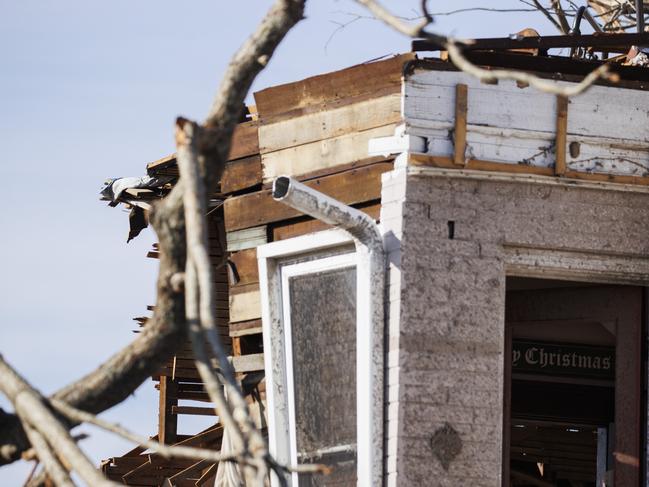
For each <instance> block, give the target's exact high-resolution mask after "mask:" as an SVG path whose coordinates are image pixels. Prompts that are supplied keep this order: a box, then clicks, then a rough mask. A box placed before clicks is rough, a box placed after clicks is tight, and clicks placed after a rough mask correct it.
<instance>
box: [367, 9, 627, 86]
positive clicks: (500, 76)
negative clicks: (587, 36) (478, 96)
mask: <svg viewBox="0 0 649 487" xmlns="http://www.w3.org/2000/svg"><path fill="white" fill-rule="evenodd" d="M356 1H357V2H358V3H359V4H361V5H364V6H365V7H367V8H368V9H369V10H370V12H372V13H373V14H374V15H375V16H376V17H377V19H379V20H381V21H382V22H384V23H385V24H386V25H388V26H390V27H392V28H393V29H396V30H397V31H399V32H401V33H402V34H405V35H407V36H411V37H423V38H426V39H431V40H433V41H434V42H436V43H438V44H441V45H443V46H444V47H445V48H446V50H447V51H448V53H449V57H450V59H451V61H452V62H453V64H455V66H456V67H457V68H458V69H460V70H462V71H464V72H465V73H468V74H470V75H472V76H475V77H476V78H478V79H479V80H481V81H486V82H490V81H491V82H493V81H497V80H507V79H509V80H513V81H519V82H521V83H525V84H528V85H530V86H532V87H534V88H536V89H537V90H539V91H543V92H545V93H551V94H554V95H560V96H566V97H570V96H575V95H578V94H579V93H583V92H584V91H586V90H587V89H588V88H590V87H591V86H592V85H593V84H594V83H595V82H596V81H597V80H598V79H608V80H610V81H617V80H618V78H619V77H618V76H617V75H616V74H615V73H611V72H610V69H609V67H608V65H607V64H603V65H601V66H600V67H598V68H597V69H595V70H594V71H592V72H591V73H590V74H588V76H586V77H585V78H584V79H583V80H582V81H581V82H580V83H577V84H575V85H572V86H568V87H561V86H559V85H558V84H557V83H554V82H552V81H546V80H543V79H541V78H539V77H537V76H534V75H532V74H529V73H525V72H522V71H514V70H506V69H495V70H491V69H483V68H480V67H478V66H476V65H475V64H473V63H471V62H470V61H469V60H468V59H467V58H466V57H464V55H463V54H462V49H461V46H460V44H465V45H468V44H471V42H472V41H470V40H464V41H458V40H457V39H453V38H451V37H446V36H443V35H440V34H436V33H431V32H428V31H426V30H425V27H426V26H422V25H421V24H419V25H416V26H412V25H409V24H407V23H405V22H403V21H402V20H400V19H399V18H398V17H396V16H394V15H393V14H391V13H390V12H389V11H388V10H386V9H385V8H383V7H382V6H381V5H379V4H378V3H377V2H375V1H374V0H356Z"/></svg>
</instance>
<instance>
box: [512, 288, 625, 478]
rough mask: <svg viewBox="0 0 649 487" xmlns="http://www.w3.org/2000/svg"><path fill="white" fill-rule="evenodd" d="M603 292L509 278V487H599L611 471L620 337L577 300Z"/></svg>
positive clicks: (613, 329)
mask: <svg viewBox="0 0 649 487" xmlns="http://www.w3.org/2000/svg"><path fill="white" fill-rule="evenodd" d="M597 286H598V285H596V284H590V283H580V282H570V281H555V280H541V279H529V278H508V279H507V299H506V343H507V356H508V359H507V360H506V364H505V366H506V377H505V380H506V387H505V388H506V392H505V415H506V416H507V417H506V418H505V428H506V429H507V430H508V438H507V431H506V432H505V437H506V438H505V445H506V446H505V449H506V452H505V455H506V456H508V457H509V458H505V459H504V461H506V462H507V461H508V462H509V472H507V471H506V470H505V474H506V475H508V477H509V482H510V483H509V484H506V483H505V485H511V486H512V487H527V486H541V485H542V486H558V487H573V486H574V487H594V486H595V485H596V481H597V479H598V465H599V471H600V472H599V476H600V478H601V477H602V475H606V470H611V468H612V467H611V464H612V462H611V453H612V452H611V451H610V449H611V447H610V445H609V443H610V444H611V445H612V443H611V440H612V435H613V430H614V424H613V423H614V418H615V373H614V360H615V345H616V330H615V327H614V325H611V323H610V322H604V321H602V322H599V321H598V317H597V316H596V315H591V314H589V313H588V309H587V307H585V308H586V309H585V310H581V309H580V308H579V307H580V306H581V307H582V308H584V306H583V302H580V301H579V300H574V297H575V296H579V295H581V296H583V297H584V300H587V299H588V296H590V295H591V294H593V288H595V287H597ZM608 288H613V287H612V286H606V288H605V289H608ZM602 289H604V288H602ZM570 300H574V302H575V304H574V309H572V308H571V306H570ZM584 300H582V301H584ZM566 301H568V304H566ZM557 302H561V303H563V304H562V307H561V308H560V307H559V306H554V305H553V303H557ZM604 363H605V364H606V367H605V366H603V365H602V364H604ZM507 445H508V446H507ZM598 448H599V460H598ZM507 450H508V451H507ZM598 462H599V464H598ZM608 475H609V476H610V475H611V472H609V473H608Z"/></svg>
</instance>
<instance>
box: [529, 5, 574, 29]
mask: <svg viewBox="0 0 649 487" xmlns="http://www.w3.org/2000/svg"><path fill="white" fill-rule="evenodd" d="M521 1H522V2H523V3H525V4H526V5H529V3H527V2H526V1H524V0H521ZM531 1H532V4H533V5H534V6H535V7H536V9H537V10H538V11H539V12H541V13H542V14H543V15H545V18H546V19H548V20H549V21H550V22H552V25H554V26H555V27H556V29H557V30H558V31H559V32H561V33H562V34H567V33H568V32H567V31H564V30H563V28H562V26H561V25H560V24H559V22H557V20H556V19H555V18H554V17H553V16H552V14H551V13H550V11H549V10H548V9H547V8H545V7H544V6H543V5H541V3H540V2H539V1H538V0H531Z"/></svg>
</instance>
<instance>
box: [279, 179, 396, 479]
mask: <svg viewBox="0 0 649 487" xmlns="http://www.w3.org/2000/svg"><path fill="white" fill-rule="evenodd" d="M273 198H274V199H275V201H281V202H282V203H284V204H286V205H288V206H291V207H292V208H295V209H296V210H299V211H300V212H302V213H305V214H307V215H310V216H312V217H314V218H317V219H318V220H320V221H323V222H325V223H328V224H329V225H333V226H335V227H338V228H342V229H343V230H345V231H347V232H348V233H349V234H350V235H351V236H352V237H353V239H354V243H355V245H356V255H357V259H358V260H357V264H356V433H357V434H356V441H357V448H356V462H357V485H358V486H360V487H374V486H380V485H382V484H383V480H382V478H383V398H384V394H383V374H384V372H383V360H384V359H383V356H384V355H383V353H384V352H383V347H384V325H385V321H384V296H385V294H384V293H385V252H384V249H383V237H382V236H381V232H380V230H379V227H378V225H377V224H376V223H375V222H374V220H372V218H370V217H369V216H367V215H366V214H365V213H363V212H361V211H358V210H357V209H355V208H352V207H350V206H347V205H344V204H343V203H341V202H340V201H337V200H335V199H333V198H331V197H329V196H327V195H325V194H323V193H320V192H319V191H316V190H314V189H312V188H310V187H308V186H305V185H304V184H302V183H300V182H298V181H296V180H295V179H293V178H290V177H288V176H280V177H278V178H277V179H275V181H274V182H273ZM341 413H343V414H344V412H342V411H341Z"/></svg>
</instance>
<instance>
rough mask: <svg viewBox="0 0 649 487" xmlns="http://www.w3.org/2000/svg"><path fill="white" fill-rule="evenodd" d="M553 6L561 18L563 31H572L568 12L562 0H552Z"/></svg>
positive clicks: (560, 23) (565, 32) (558, 17)
mask: <svg viewBox="0 0 649 487" xmlns="http://www.w3.org/2000/svg"><path fill="white" fill-rule="evenodd" d="M534 3H536V0H534ZM551 5H552V8H553V9H554V12H555V14H556V15H557V19H559V25H561V31H562V32H563V33H564V34H567V33H568V32H570V24H569V23H568V19H566V13H565V12H564V11H563V5H561V0H552V2H551Z"/></svg>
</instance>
